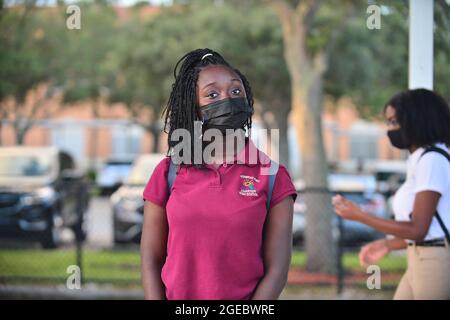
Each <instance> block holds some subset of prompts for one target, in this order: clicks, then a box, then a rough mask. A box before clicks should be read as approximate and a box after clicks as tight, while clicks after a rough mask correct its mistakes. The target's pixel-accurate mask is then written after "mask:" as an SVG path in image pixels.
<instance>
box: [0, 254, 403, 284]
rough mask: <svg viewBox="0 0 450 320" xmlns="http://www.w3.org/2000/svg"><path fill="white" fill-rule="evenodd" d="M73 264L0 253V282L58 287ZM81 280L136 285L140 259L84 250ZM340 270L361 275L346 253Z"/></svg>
mask: <svg viewBox="0 0 450 320" xmlns="http://www.w3.org/2000/svg"><path fill="white" fill-rule="evenodd" d="M305 262H306V256H305V253H304V252H299V251H294V253H293V256H292V264H291V265H292V267H304V266H305ZM75 264H76V251H75V250H73V249H61V250H48V251H46V250H32V249H20V250H17V249H15V250H6V249H2V250H0V281H1V282H2V283H11V282H20V283H22V282H33V283H34V282H39V283H42V282H45V283H59V284H60V283H61V280H62V279H67V277H68V275H69V274H68V273H67V268H68V267H69V266H70V265H75ZM82 264H83V265H82V268H83V269H82V270H83V278H84V279H85V280H86V281H87V282H98V283H114V284H119V285H120V284H121V283H122V285H123V284H125V285H127V284H139V282H140V256H139V252H138V251H137V250H84V251H83V256H82ZM343 265H344V269H345V270H346V271H347V272H348V271H350V272H357V273H364V272H365V269H363V268H362V267H360V266H359V261H358V255H357V253H346V254H345V255H344V259H343ZM379 266H380V268H381V270H383V272H393V273H396V272H398V273H400V272H403V271H404V269H405V267H406V259H405V258H404V257H401V256H388V257H386V258H384V259H383V260H382V261H381V262H380V263H379Z"/></svg>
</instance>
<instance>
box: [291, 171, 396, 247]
mask: <svg viewBox="0 0 450 320" xmlns="http://www.w3.org/2000/svg"><path fill="white" fill-rule="evenodd" d="M295 185H296V188H297V191H298V197H297V200H296V202H295V203H294V220H293V235H294V243H296V244H301V243H302V241H303V238H304V232H305V228H306V227H307V226H306V217H305V213H306V210H307V207H306V205H305V202H304V199H303V194H302V190H303V189H304V184H303V182H302V181H301V180H297V181H295ZM328 186H329V188H330V191H331V193H332V195H334V194H338V193H339V194H341V195H343V196H345V197H346V198H347V199H349V200H351V201H353V202H355V203H357V204H358V205H360V206H361V208H362V209H363V210H365V211H366V212H368V213H370V214H373V215H375V216H378V217H382V218H387V217H388V213H387V206H386V201H385V198H384V197H383V195H381V194H380V193H378V192H377V181H376V179H375V177H374V176H373V175H351V174H331V175H329V177H328ZM330 201H331V197H330ZM337 223H338V218H337V216H336V215H333V226H334V227H337ZM342 227H343V230H342V231H343V233H342V241H343V243H344V244H346V245H356V244H360V243H362V242H366V241H371V240H374V239H379V238H381V237H383V234H381V233H380V232H378V231H376V230H374V229H372V228H370V227H368V226H367V225H365V224H362V223H359V222H355V221H350V220H342Z"/></svg>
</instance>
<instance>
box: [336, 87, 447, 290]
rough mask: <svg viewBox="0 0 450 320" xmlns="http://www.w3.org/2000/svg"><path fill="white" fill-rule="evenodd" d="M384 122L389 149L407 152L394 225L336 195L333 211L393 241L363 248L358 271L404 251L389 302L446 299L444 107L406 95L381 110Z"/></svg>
mask: <svg viewBox="0 0 450 320" xmlns="http://www.w3.org/2000/svg"><path fill="white" fill-rule="evenodd" d="M384 116H385V117H386V120H387V125H388V128H389V130H388V137H389V139H390V141H391V143H392V145H393V146H394V147H397V148H400V149H408V150H409V152H410V155H409V158H408V162H407V176H406V181H405V183H404V184H403V185H402V186H401V187H400V189H399V190H398V191H397V192H396V194H395V196H394V201H393V210H394V214H395V221H392V220H385V219H381V218H378V217H375V216H372V215H370V214H368V213H365V212H363V211H362V210H361V209H360V208H359V207H358V206H357V205H356V204H355V203H353V202H351V201H349V200H347V199H345V198H344V197H342V196H340V195H338V196H335V197H334V198H333V204H334V206H335V211H336V213H337V214H338V215H339V216H341V217H343V218H345V219H350V220H354V221H359V222H361V223H364V224H366V225H368V226H371V227H373V228H374V229H376V230H378V231H381V232H383V233H385V234H388V235H392V236H393V237H392V238H391V237H390V238H386V239H382V240H377V241H374V242H371V243H369V244H367V245H366V246H364V247H363V248H362V249H361V252H360V255H359V257H360V262H361V264H362V265H365V266H367V265H370V264H375V263H377V261H379V260H380V259H381V258H382V257H384V256H385V255H386V254H387V253H389V252H390V251H392V250H399V249H404V248H407V253H408V268H407V271H406V273H405V274H404V275H403V277H402V279H401V281H400V284H399V286H398V288H397V290H396V293H395V295H394V299H450V235H449V233H448V230H449V229H450V150H449V148H448V146H449V145H450V108H449V105H448V103H447V102H446V101H445V100H444V99H443V98H442V97H441V96H439V95H438V94H436V93H434V92H432V91H429V90H426V89H416V90H408V91H405V92H401V93H399V94H398V95H396V96H394V97H393V98H392V99H391V100H390V101H389V102H388V103H387V104H386V106H385V108H384Z"/></svg>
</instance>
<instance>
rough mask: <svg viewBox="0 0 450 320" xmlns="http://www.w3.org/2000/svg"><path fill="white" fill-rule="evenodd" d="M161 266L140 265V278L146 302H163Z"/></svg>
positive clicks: (164, 297) (164, 293) (163, 288)
mask: <svg viewBox="0 0 450 320" xmlns="http://www.w3.org/2000/svg"><path fill="white" fill-rule="evenodd" d="M161 270H162V264H156V263H151V262H145V263H143V264H142V268H141V277H142V286H143V288H144V297H145V299H146V300H165V299H166V292H165V286H164V284H163V282H162V280H161Z"/></svg>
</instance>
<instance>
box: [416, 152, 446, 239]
mask: <svg viewBox="0 0 450 320" xmlns="http://www.w3.org/2000/svg"><path fill="white" fill-rule="evenodd" d="M428 152H437V153H440V154H442V155H443V156H444V157H445V158H447V160H448V161H449V162H450V155H449V154H448V153H447V151H445V150H444V149H441V148H438V147H435V146H431V147H428V148H426V149H425V151H424V152H423V153H422V155H421V156H420V157H421V158H422V157H423V156H424V154H426V153H428ZM435 216H436V219H437V221H438V223H439V225H440V226H441V228H442V230H443V231H444V234H445V238H446V239H447V243H448V245H450V233H449V232H448V229H447V227H446V226H445V224H444V221H443V220H442V218H441V216H440V215H439V213H438V212H437V210H436V213H435Z"/></svg>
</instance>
